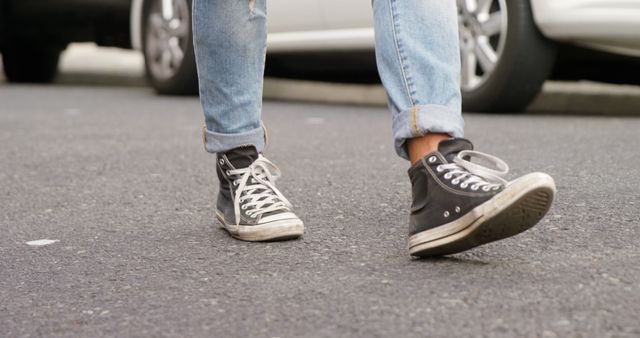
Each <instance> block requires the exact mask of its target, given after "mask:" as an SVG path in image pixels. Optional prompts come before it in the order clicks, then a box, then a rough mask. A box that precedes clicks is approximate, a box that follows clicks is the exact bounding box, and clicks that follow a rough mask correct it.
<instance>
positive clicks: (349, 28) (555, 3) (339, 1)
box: [131, 0, 640, 56]
mask: <svg viewBox="0 0 640 338" xmlns="http://www.w3.org/2000/svg"><path fill="white" fill-rule="evenodd" d="M143 1H144V0H133V5H132V10H131V34H132V44H133V46H134V48H136V49H140V48H141V41H142V39H141V31H142V30H141V27H140V25H141V22H142V20H141V14H142V13H141V12H142V3H143ZM166 1H171V0H166ZM451 1H452V0H451ZM531 5H532V9H533V14H534V19H535V21H536V24H537V26H538V28H539V29H540V31H541V32H542V33H543V34H544V35H545V36H546V37H547V38H549V39H551V40H555V41H561V42H568V43H573V44H576V45H582V46H585V47H589V48H593V49H599V50H604V51H608V52H613V53H618V54H625V55H632V56H640V0H616V1H612V0H531ZM268 11H269V38H268V45H269V51H271V52H290V51H323V50H355V49H372V48H373V47H374V33H373V19H372V15H373V14H372V10H371V3H370V1H368V0H350V1H344V0H296V1H289V0H271V1H270V2H269V9H268Z"/></svg>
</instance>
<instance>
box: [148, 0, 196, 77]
mask: <svg viewBox="0 0 640 338" xmlns="http://www.w3.org/2000/svg"><path fill="white" fill-rule="evenodd" d="M189 25H190V20H189V4H188V3H187V1H186V0H155V1H154V2H153V3H152V5H151V9H150V14H149V20H148V22H147V27H146V28H147V33H146V41H147V44H146V46H145V50H146V54H147V62H148V64H149V70H150V71H151V73H152V75H153V77H154V78H156V79H161V80H163V79H167V78H170V77H172V76H173V75H175V73H176V72H177V71H178V68H179V67H180V65H181V64H182V61H183V60H184V54H185V51H186V49H187V44H188V43H189Z"/></svg>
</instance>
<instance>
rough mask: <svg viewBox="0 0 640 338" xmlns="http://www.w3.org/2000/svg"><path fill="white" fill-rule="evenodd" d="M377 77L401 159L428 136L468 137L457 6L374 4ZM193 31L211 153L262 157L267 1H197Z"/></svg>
mask: <svg viewBox="0 0 640 338" xmlns="http://www.w3.org/2000/svg"><path fill="white" fill-rule="evenodd" d="M372 4H373V12H374V28H375V31H376V57H377V62H378V71H379V73H380V77H381V79H382V83H383V85H384V87H385V89H386V92H387V96H388V102H389V109H390V111H391V113H392V121H393V122H392V127H393V137H394V142H395V149H396V152H397V153H398V155H400V156H401V157H403V158H405V159H406V158H408V154H407V150H406V140H407V139H409V138H412V137H416V136H421V135H424V134H427V133H447V134H449V135H451V136H452V137H463V129H464V121H463V119H462V116H461V97H460V89H459V88H460V87H459V84H460V83H459V78H460V54H459V53H460V52H459V49H458V31H457V29H458V26H457V11H456V4H455V1H452V0H447V1H443V0H432V1H425V0H372ZM193 12H194V14H193V17H194V18H193V30H194V44H195V49H196V60H197V63H198V74H199V83H200V98H201V101H202V106H203V109H204V114H205V121H206V130H205V135H204V136H205V147H206V149H207V151H209V152H223V151H226V150H229V149H232V148H235V147H238V146H241V145H246V144H253V145H255V146H256V148H258V151H262V149H263V147H264V142H265V141H264V131H263V129H262V128H261V120H260V114H261V109H262V85H263V79H262V78H263V73H264V60H265V51H266V36H267V33H266V0H249V1H246V0H224V1H217V0H194V2H193Z"/></svg>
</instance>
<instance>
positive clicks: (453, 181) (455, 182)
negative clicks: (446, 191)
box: [451, 178, 460, 185]
mask: <svg viewBox="0 0 640 338" xmlns="http://www.w3.org/2000/svg"><path fill="white" fill-rule="evenodd" d="M458 183H460V180H459V179H457V178H454V179H453V180H452V181H451V184H453V185H456V184H458Z"/></svg>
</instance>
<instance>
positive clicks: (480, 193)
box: [409, 138, 556, 256]
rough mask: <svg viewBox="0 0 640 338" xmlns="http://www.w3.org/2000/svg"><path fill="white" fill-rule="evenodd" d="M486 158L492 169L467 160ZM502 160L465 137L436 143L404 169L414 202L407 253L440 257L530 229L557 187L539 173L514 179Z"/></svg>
mask: <svg viewBox="0 0 640 338" xmlns="http://www.w3.org/2000/svg"><path fill="white" fill-rule="evenodd" d="M472 158H477V159H479V160H482V161H483V162H490V163H491V164H493V165H494V166H495V169H490V168H487V167H484V166H482V165H480V164H477V163H472V162H470V160H471V159H472ZM508 171H509V167H508V166H507V164H506V163H504V162H503V161H502V160H500V159H498V158H496V157H494V156H491V155H488V154H485V153H481V152H477V151H473V145H472V144H471V142H469V141H468V140H465V139H460V138H458V139H449V140H444V141H442V142H440V144H439V146H438V151H435V152H433V153H431V154H429V155H427V156H426V157H425V158H423V159H422V160H421V161H420V162H418V163H416V164H414V165H413V166H412V167H411V168H410V169H409V178H410V179H411V185H412V192H413V204H412V206H411V217H410V221H409V228H410V237H409V252H410V254H411V255H414V256H440V255H447V254H452V253H456V252H461V251H465V250H468V249H471V248H474V247H476V246H479V245H482V244H485V243H489V242H493V241H497V240H500V239H503V238H507V237H511V236H514V235H516V234H519V233H521V232H523V231H525V230H527V229H529V228H531V227H533V226H534V225H535V224H536V223H538V221H540V219H542V217H544V215H545V214H546V213H547V211H548V210H549V208H550V207H551V203H552V201H553V197H554V195H555V191H556V187H555V183H554V181H553V179H552V178H551V177H550V176H549V175H547V174H544V173H532V174H528V175H525V176H522V177H520V178H518V179H516V180H513V181H510V182H508V181H506V180H504V179H503V178H502V177H503V176H505V175H506V174H507V172H508Z"/></svg>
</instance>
